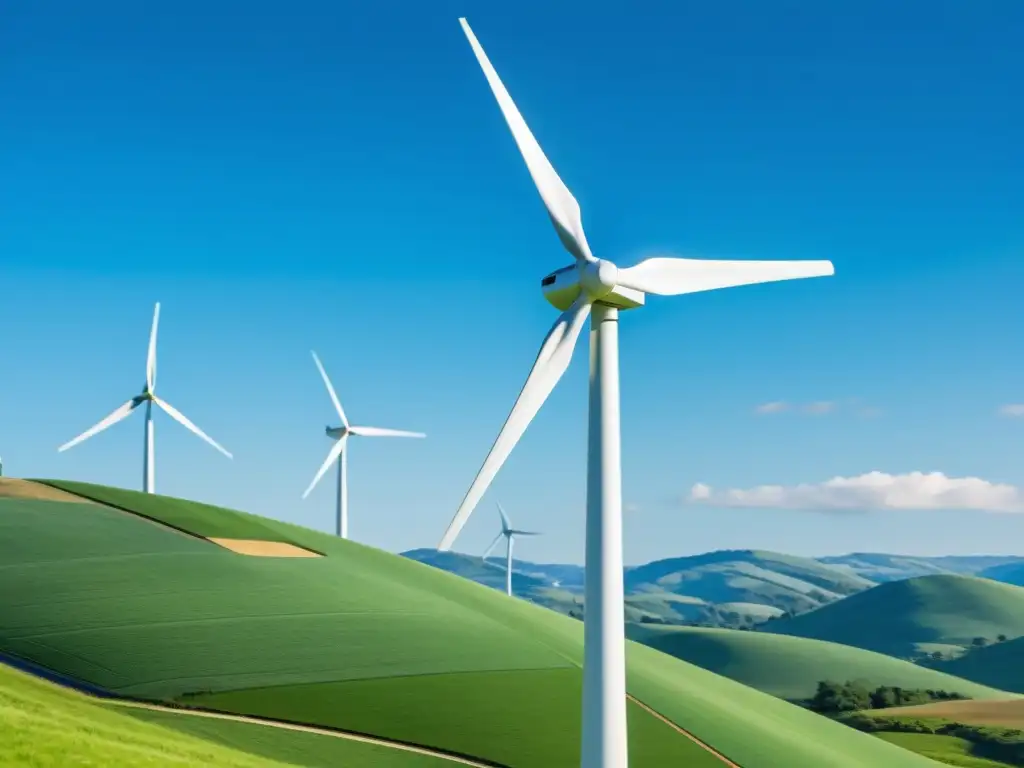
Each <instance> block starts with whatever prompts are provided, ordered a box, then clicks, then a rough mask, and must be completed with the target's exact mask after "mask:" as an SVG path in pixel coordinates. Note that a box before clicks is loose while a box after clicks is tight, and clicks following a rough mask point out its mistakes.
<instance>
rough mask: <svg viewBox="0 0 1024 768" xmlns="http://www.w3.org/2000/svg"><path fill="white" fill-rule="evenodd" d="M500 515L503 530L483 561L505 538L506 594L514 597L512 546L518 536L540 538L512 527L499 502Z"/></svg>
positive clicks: (534, 533)
mask: <svg viewBox="0 0 1024 768" xmlns="http://www.w3.org/2000/svg"><path fill="white" fill-rule="evenodd" d="M498 514H499V515H501V530H500V531H499V532H498V535H497V536H495V537H494V541H492V542H491V546H489V547H488V548H487V551H486V552H484V556H483V559H484V560H486V559H487V556H488V555H490V554H491V552H493V551H494V548H495V547H496V546H498V542H499V541H501V537H502V536H504V537H505V592H507V593H508V596H509V597H511V596H512V546H513V543H514V542H515V538H516V536H540V534H539V533H537V532H536V531H520V530H517V529H515V528H513V527H512V523H510V522H509V521H508V515H506V514H505V510H504V509H503V508H502V506H501V502H498Z"/></svg>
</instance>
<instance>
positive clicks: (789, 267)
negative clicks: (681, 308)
mask: <svg viewBox="0 0 1024 768" xmlns="http://www.w3.org/2000/svg"><path fill="white" fill-rule="evenodd" d="M833 274H835V267H833V266H832V262H831V261H713V260H704V259H675V258H666V257H655V258H653V259H646V260H644V261H641V262H640V263H639V264H637V265H636V266H635V267H629V268H627V269H620V270H619V271H618V276H617V277H616V282H617V283H618V284H619V285H621V286H624V287H626V288H633V289H635V290H638V291H643V292H644V293H653V294H658V295H661V296H677V295H679V294H683V293H697V292H699V291H713V290H715V289H716V288H733V287H735V286H738V285H751V284H753V283H773V282H776V281H778V280H799V279H801V278H805V277H827V276H829V275H833Z"/></svg>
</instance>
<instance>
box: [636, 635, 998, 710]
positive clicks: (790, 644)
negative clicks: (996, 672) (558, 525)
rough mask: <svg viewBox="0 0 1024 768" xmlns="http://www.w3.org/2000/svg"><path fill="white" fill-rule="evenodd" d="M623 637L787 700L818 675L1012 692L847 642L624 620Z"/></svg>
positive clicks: (802, 694)
mask: <svg viewBox="0 0 1024 768" xmlns="http://www.w3.org/2000/svg"><path fill="white" fill-rule="evenodd" d="M628 634H629V637H630V638H632V639H633V640H636V641H638V642H641V643H644V644H645V645H649V646H651V647H652V648H657V649H658V650H659V651H664V652H665V653H667V654H669V655H671V656H675V657H676V658H678V659H682V660H683V661H688V662H690V663H691V664H696V665H697V666H699V667H703V668H704V669H707V670H710V671H711V672H715V673H717V674H719V675H724V676H725V677H729V678H731V679H733V680H736V681H738V682H740V683H743V684H744V685H749V686H751V687H753V688H757V689H758V690H760V691H764V692H765V693H770V694H772V695H773V696H778V697H780V698H783V699H789V700H802V699H809V698H811V697H812V696H813V695H814V692H815V689H816V688H817V684H818V682H819V681H821V680H831V681H835V682H846V681H847V680H862V681H864V682H865V683H867V684H868V687H869V688H876V687H878V686H880V685H885V686H900V687H902V688H916V689H929V688H931V689H933V690H946V691H953V692H956V693H959V694H961V695H963V696H966V697H968V698H971V699H1005V698H1008V697H1010V696H1012V695H1013V694H1009V693H1006V692H1005V691H999V690H996V689H994V688H988V687H986V686H983V685H978V684H977V683H973V682H969V681H967V680H963V679H961V678H957V677H953V676H951V675H947V674H944V673H942V672H936V671H934V670H931V669H928V668H926V667H921V666H918V665H917V664H912V663H911V662H909V661H903V660H901V659H896V658H893V657H892V656H886V655H884V654H881V653H874V652H873V651H865V650H863V649H860V648H853V647H851V646H848V645H840V644H838V643H830V642H826V641H822V640H808V639H805V638H802V637H788V636H786V635H771V634H767V633H765V632H741V631H739V630H733V629H702V628H698V627H659V626H655V625H650V624H634V625H630V626H629V630H628Z"/></svg>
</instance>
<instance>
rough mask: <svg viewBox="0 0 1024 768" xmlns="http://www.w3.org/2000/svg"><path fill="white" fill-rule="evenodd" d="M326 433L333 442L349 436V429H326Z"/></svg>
mask: <svg viewBox="0 0 1024 768" xmlns="http://www.w3.org/2000/svg"><path fill="white" fill-rule="evenodd" d="M324 433H325V434H326V435H327V436H328V437H330V438H332V439H333V440H341V438H343V437H344V436H345V435H347V434H348V427H324Z"/></svg>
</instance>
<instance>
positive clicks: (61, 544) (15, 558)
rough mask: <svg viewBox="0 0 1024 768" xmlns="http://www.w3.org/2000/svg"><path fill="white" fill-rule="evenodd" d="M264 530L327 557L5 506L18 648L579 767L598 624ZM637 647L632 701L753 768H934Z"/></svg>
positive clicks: (134, 687) (667, 750) (351, 725)
mask: <svg viewBox="0 0 1024 768" xmlns="http://www.w3.org/2000/svg"><path fill="white" fill-rule="evenodd" d="M78 490H79V492H81V493H84V494H86V495H90V496H92V497H94V498H98V497H100V496H101V495H103V496H105V497H107V498H109V497H110V494H111V491H109V490H105V489H97V488H96V487H84V488H83V487H79V488H78ZM116 493H117V503H118V505H119V506H122V507H125V508H132V507H133V506H134V505H136V504H138V505H140V507H141V506H142V505H145V507H144V508H145V511H146V514H147V515H148V516H149V517H151V518H153V519H162V518H164V517H167V518H168V519H172V518H173V519H174V520H176V521H179V523H180V522H181V521H182V520H189V519H194V518H193V516H194V517H199V518H202V520H200V522H199V524H201V525H203V526H210V525H216V526H218V527H219V528H218V535H220V536H227V537H230V536H241V535H243V534H241V533H239V532H238V530H237V528H238V526H240V525H243V524H248V523H247V522H246V523H239V522H238V520H243V521H244V520H246V519H247V518H248V517H249V516H240V517H234V516H231V515H228V516H225V518H224V519H222V520H218V521H213V520H211V519H210V518H211V517H212V516H215V515H217V514H218V512H217V508H214V507H202V508H198V507H194V506H192V505H191V503H190V502H186V501H182V500H176V499H169V498H166V497H152V496H145V495H143V494H136V493H133V492H129V491H118V492H116ZM257 520H258V522H259V523H260V524H261V525H263V526H266V527H267V529H269V530H270V532H271V533H272V534H275V535H276V536H278V537H280V540H286V541H289V542H291V543H295V544H297V545H299V546H303V547H307V548H309V549H313V550H316V551H319V552H322V553H324V554H325V555H326V557H323V558H307V559H291V558H280V559H278V558H256V557H247V556H244V555H239V554H236V553H233V552H230V551H228V550H225V549H223V548H221V547H218V546H216V545H213V544H210V543H209V542H205V541H202V540H200V539H195V538H191V537H188V536H184V535H182V534H179V533H175V532H173V531H170V530H167V529H166V528H163V527H161V526H157V525H154V524H153V523H151V522H149V521H146V520H142V519H140V518H138V517H136V516H133V515H130V514H125V513H123V512H119V511H116V510H112V509H107V508H104V507H100V506H92V505H82V504H61V503H55V502H41V501H0V568H2V569H3V573H4V585H5V589H4V590H0V650H3V651H5V652H7V653H10V654H14V655H17V656H19V657H22V658H26V659H29V660H31V661H33V662H35V663H38V664H41V665H43V666H46V667H48V668H51V669H54V670H57V671H59V672H62V673H64V674H67V675H70V676H73V677H76V678H78V679H80V680H83V681H85V682H87V683H90V684H93V685H97V686H100V687H103V688H106V689H108V690H112V691H115V692H119V693H121V694H126V695H132V696H136V697H140V698H149V699H164V700H175V701H180V702H186V703H191V704H193V705H202V706H206V707H212V708H221V709H223V710H225V711H236V712H243V713H251V714H256V715H264V716H269V717H274V718H279V719H283V720H294V721H302V722H308V723H310V724H316V725H323V726H329V727H340V728H346V729H350V730H354V731H360V732H364V733H368V734H371V735H376V736H380V737H383V738H389V739H395V740H413V741H417V742H419V743H423V744H426V745H427V746H430V747H434V748H437V749H443V750H449V751H453V752H468V753H470V754H473V755H474V756H477V757H480V758H485V759H488V760H492V761H494V762H497V763H501V764H504V765H506V766H509V767H510V768H518V767H519V766H524V767H527V766H528V767H529V768H544V767H545V766H553V767H556V768H561V767H562V766H565V765H572V764H574V763H576V762H578V749H579V745H578V742H579V690H580V688H579V686H580V680H581V674H580V664H581V661H582V624H581V623H580V622H578V621H574V620H572V619H569V618H566V617H563V616H559V615H557V614H555V613H554V612H551V611H546V610H544V609H542V608H539V607H537V606H535V605H531V604H530V603H528V602H526V601H523V600H517V599H510V598H508V597H506V596H504V595H501V594H500V593H498V592H496V591H495V590H491V589H487V588H484V587H482V586H480V585H478V584H474V583H472V582H468V581H466V580H464V579H460V578H458V577H456V576H453V575H452V574H448V573H445V572H443V571H440V570H438V569H435V568H430V567H428V566H425V565H422V564H420V563H416V562H414V561H412V560H410V559H408V558H402V557H398V556H395V555H390V554H387V553H384V552H381V551H379V550H375V549H372V548H369V547H365V546H361V545H359V544H356V543H353V542H350V541H342V540H339V539H336V538H334V537H331V536H327V535H324V534H320V533H317V532H313V531H309V530H306V529H302V528H299V527H298V526H292V525H288V524H285V523H280V522H277V521H273V520H269V519H263V518H257ZM244 535H246V536H250V535H251V534H244ZM628 645H629V650H628V657H629V690H630V693H631V694H632V695H633V696H635V697H636V698H637V699H638V700H640V701H642V702H644V704H645V705H646V706H647V707H649V708H651V709H653V710H654V711H655V712H657V713H660V715H662V716H663V717H664V718H667V720H668V721H669V722H670V723H674V724H675V725H676V726H680V727H684V728H686V729H688V730H689V731H690V732H692V733H693V734H695V735H696V737H697V738H699V739H702V740H704V741H705V742H707V743H708V744H710V745H712V746H713V747H714V748H716V749H718V750H719V751H721V752H722V753H724V754H725V755H727V756H728V757H729V758H731V759H732V760H735V761H736V762H737V763H739V764H740V765H742V766H743V768H820V766H823V765H828V766H834V768H855V767H856V768H861V767H863V768H914V767H915V766H917V767H920V768H923V767H924V766H929V765H931V763H929V762H928V761H925V760H922V759H921V758H918V757H916V756H914V755H911V754H909V753H906V752H904V751H902V750H899V749H897V748H895V747H892V746H889V745H886V744H884V743H882V742H880V741H878V740H877V739H874V738H872V737H870V736H868V735H866V734H862V733H859V732H856V731H854V730H852V729H848V728H846V727H845V726H842V725H839V724H837V723H833V722H831V721H829V720H826V719H824V718H821V717H819V716H817V715H814V714H813V713H810V712H807V711H805V710H802V709H800V708H798V707H795V706H792V705H790V704H787V703H785V702H783V701H780V700H779V699H776V698H774V697H771V696H768V695H766V694H763V693H760V692H759V691H756V690H753V689H751V688H747V687H745V686H742V685H740V684H738V683H735V682H733V681H731V680H728V679H726V678H722V677H719V676H716V675H713V674H711V673H709V672H706V671H704V670H702V669H700V668H697V667H694V666H691V665H688V664H685V663H683V662H680V661H677V660H675V659H672V658H671V657H669V656H667V655H665V654H663V653H660V652H658V651H655V650H653V649H651V648H647V647H645V646H642V645H638V644H635V643H630V644H628ZM268 689H272V690H268ZM630 731H631V735H632V741H631V766H633V768H662V766H665V765H674V764H685V765H689V766H694V767H695V768H702V767H706V768H711V766H715V765H718V762H717V758H715V757H714V756H713V755H712V754H711V753H710V752H708V751H707V750H705V749H703V748H702V747H700V746H698V745H697V744H695V743H694V742H693V741H691V740H690V739H688V738H686V737H685V736H683V735H682V734H680V733H678V732H677V731H676V730H675V728H674V726H672V725H669V724H667V723H666V722H663V721H662V720H660V719H659V718H657V717H655V716H654V715H652V714H650V712H648V711H647V710H645V709H642V708H640V707H638V706H631V709H630Z"/></svg>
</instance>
